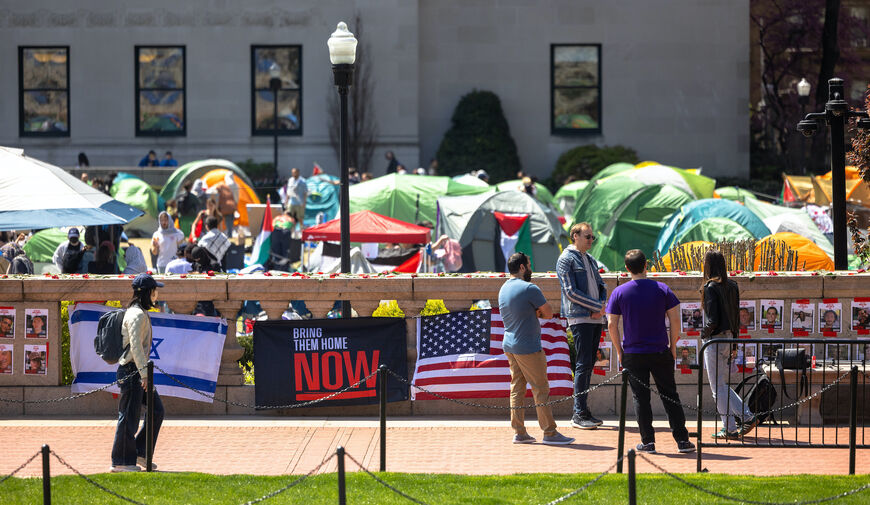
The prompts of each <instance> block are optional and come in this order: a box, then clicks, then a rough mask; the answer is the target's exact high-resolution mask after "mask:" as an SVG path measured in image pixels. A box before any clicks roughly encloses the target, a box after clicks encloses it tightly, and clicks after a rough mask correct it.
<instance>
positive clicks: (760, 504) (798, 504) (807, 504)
mask: <svg viewBox="0 0 870 505" xmlns="http://www.w3.org/2000/svg"><path fill="white" fill-rule="evenodd" d="M637 455H638V456H640V458H641V459H642V460H644V461H646V462H647V463H649V464H650V465H652V466H653V467H654V468H655V469H656V470H658V471H660V472H662V473H663V474H665V475H667V476H668V477H670V478H672V479H674V480H676V481H677V482H680V483H681V484H684V485H686V486H689V487H691V488H693V489H695V490H697V491H700V492H702V493H706V494H708V495H711V496H715V497H716V498H721V499H723V500H728V501H733V502H738V503H749V504H752V505H813V504H816V503H825V502H829V501H834V500H839V499H841V498H846V497H847V496H852V495H853V494H857V493H860V492H861V491H865V490H867V489H868V488H870V484H864V485H863V486H861V487H858V488H855V489H850V490H849V491H844V492H842V493H840V494H837V495H834V496H827V497H825V498H819V499H816V500H806V501H790V502H767V501H759V500H747V499H746V498H742V497H738V496H728V495H726V494H722V493H719V492H716V491H711V490H709V489H705V488H703V487H701V486H699V485H697V484H693V483H691V482H689V481H687V480H686V479H683V478H682V477H680V476H679V475H675V474H672V473H671V472H669V471H667V470H665V469H664V468H662V467H661V466H659V465H657V464H656V463H654V462H653V461H652V460H651V459H649V458H647V457H646V456H644V455H643V453H638V454H637Z"/></svg>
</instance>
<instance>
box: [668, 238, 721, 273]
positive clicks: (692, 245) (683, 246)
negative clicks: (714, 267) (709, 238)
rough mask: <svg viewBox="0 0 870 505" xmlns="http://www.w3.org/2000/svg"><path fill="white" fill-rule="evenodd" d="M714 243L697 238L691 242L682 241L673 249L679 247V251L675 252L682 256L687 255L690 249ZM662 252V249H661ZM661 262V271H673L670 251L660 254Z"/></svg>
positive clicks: (672, 259)
mask: <svg viewBox="0 0 870 505" xmlns="http://www.w3.org/2000/svg"><path fill="white" fill-rule="evenodd" d="M712 245H714V244H713V243H712V242H705V241H703V240H697V241H693V242H684V243H682V244H680V245H678V246H675V247H674V248H675V249H679V250H680V251H681V252H680V253H677V257H679V255H680V254H681V253H682V254H683V255H684V256H689V255H690V254H691V253H692V251H697V250H698V249H701V248H703V249H705V250H706V249H708V248H709V247H710V246H712ZM662 252H664V251H662ZM662 263H664V266H665V268H664V270H661V271H662V272H673V271H674V258H673V257H672V256H671V251H667V252H666V253H665V254H663V255H662Z"/></svg>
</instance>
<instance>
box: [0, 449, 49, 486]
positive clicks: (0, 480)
mask: <svg viewBox="0 0 870 505" xmlns="http://www.w3.org/2000/svg"><path fill="white" fill-rule="evenodd" d="M40 454H42V451H36V454H34V455H33V456H30V459H28V460H27V461H25V462H24V463H22V464H21V465H20V466H19V467H18V468H16V469H15V470H12V473H10V474H9V475H6V476H5V477H3V478H2V479H0V484H3V483H4V482H6V480H8V479H9V478H10V477H12V476H13V475H15V474H16V473H18V472H20V471H21V470H24V467H26V466H27V465H29V464H30V462H31V461H33V460H34V459H36V458H37V456H39V455H40Z"/></svg>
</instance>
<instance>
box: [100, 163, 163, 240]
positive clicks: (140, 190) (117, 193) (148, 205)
mask: <svg viewBox="0 0 870 505" xmlns="http://www.w3.org/2000/svg"><path fill="white" fill-rule="evenodd" d="M109 194H110V195H112V198H114V199H115V200H118V201H119V202H124V203H126V204H127V205H131V206H133V207H136V208H137V209H139V210H141V211H143V212H145V214H143V215H141V216H139V217H137V218H136V219H134V220H132V221H130V222H129V223H127V225H125V226H124V230H125V231H126V232H127V233H128V234H130V236H137V235H138V236H144V237H150V236H151V234H152V233H154V230H156V229H157V215H158V214H159V213H160V211H161V210H162V209H161V208H160V202H159V198H158V196H157V192H156V191H154V189H153V188H151V186H149V185H148V183H147V182H145V181H143V180H142V179H139V178H138V177H134V176H132V175H130V174H125V173H120V174H118V177H116V178H115V181H114V183H113V184H112V187H111V189H110V190H109Z"/></svg>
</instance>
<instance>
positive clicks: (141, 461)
mask: <svg viewBox="0 0 870 505" xmlns="http://www.w3.org/2000/svg"><path fill="white" fill-rule="evenodd" d="M136 464H137V465H139V466H141V467H142V469H143V470H147V468H146V466H145V458H143V457H142V456H139V457H138V458H136ZM151 469H152V470H157V465H156V464H155V463H154V462H153V461H152V462H151Z"/></svg>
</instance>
